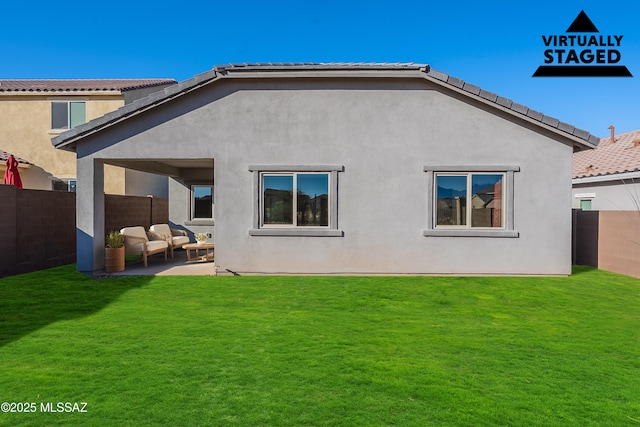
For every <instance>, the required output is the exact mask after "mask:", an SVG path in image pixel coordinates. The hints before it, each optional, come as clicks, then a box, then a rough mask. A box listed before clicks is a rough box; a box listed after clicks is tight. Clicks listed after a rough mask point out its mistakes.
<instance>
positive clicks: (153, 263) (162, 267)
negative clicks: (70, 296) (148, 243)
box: [98, 249, 231, 277]
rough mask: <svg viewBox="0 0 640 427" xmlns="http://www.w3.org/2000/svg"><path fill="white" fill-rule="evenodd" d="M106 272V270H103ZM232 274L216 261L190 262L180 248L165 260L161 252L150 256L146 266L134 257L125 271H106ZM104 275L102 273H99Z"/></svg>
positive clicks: (149, 273)
mask: <svg viewBox="0 0 640 427" xmlns="http://www.w3.org/2000/svg"><path fill="white" fill-rule="evenodd" d="M103 273H104V272H103ZM228 274H231V273H230V272H228V271H219V268H218V266H216V263H215V261H208V262H205V261H201V262H188V261H187V254H186V251H185V250H183V249H178V250H176V251H175V256H174V258H173V259H172V258H171V256H169V258H168V259H167V261H166V262H165V261H164V257H163V256H162V255H161V254H156V255H153V256H151V257H149V260H148V266H147V267H145V266H144V264H143V263H142V260H141V259H132V260H127V261H126V262H125V269H124V271H120V272H117V273H104V275H105V276H111V277H122V276H217V275H228ZM98 275H102V274H98Z"/></svg>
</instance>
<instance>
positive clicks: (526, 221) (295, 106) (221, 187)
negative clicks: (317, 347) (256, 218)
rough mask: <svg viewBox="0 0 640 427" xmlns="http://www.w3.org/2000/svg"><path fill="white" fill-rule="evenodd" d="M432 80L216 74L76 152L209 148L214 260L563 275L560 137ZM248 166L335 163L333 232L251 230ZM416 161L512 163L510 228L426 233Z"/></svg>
mask: <svg viewBox="0 0 640 427" xmlns="http://www.w3.org/2000/svg"><path fill="white" fill-rule="evenodd" d="M246 87H249V88H250V90H243V88H246ZM442 90H443V89H437V88H436V87H435V86H431V84H430V83H428V82H426V81H419V80H393V81H390V80H385V81H383V80H380V81H373V80H370V81H359V82H352V81H335V80H334V81H320V80H318V81H315V80H312V81H309V80H306V81H303V82H302V81H289V82H287V81H278V82H267V83H261V82H251V83H248V82H246V81H243V82H237V81H232V82H229V83H219V84H216V85H215V86H214V87H212V88H205V89H201V90H199V91H196V92H195V93H193V94H192V95H189V96H185V97H182V98H180V99H178V100H175V101H173V102H172V103H171V104H170V106H171V107H170V108H169V106H167V105H164V106H160V107H156V108H155V109H154V110H152V112H150V113H145V114H142V115H140V116H138V120H136V121H132V122H129V123H127V122H125V123H124V125H123V126H118V127H112V128H110V129H108V130H105V131H103V132H101V133H99V134H97V135H95V136H94V137H91V138H87V139H85V140H84V141H83V143H82V144H81V145H80V146H79V147H78V155H79V157H80V159H82V158H87V157H88V158H104V159H109V158H118V157H122V158H129V159H137V158H145V157H146V156H150V153H153V157H154V158H206V159H215V243H216V262H217V264H218V265H219V266H220V267H221V269H230V270H233V271H237V272H240V273H242V272H258V273H261V272H262V273H281V272H282V273H285V272H286V273H443V274H447V273H456V274H488V273H491V274H570V268H571V236H570V234H571V209H570V208H571V200H570V199H571V153H572V148H571V147H570V146H569V145H565V144H564V143H562V142H560V141H558V140H554V139H552V138H553V136H552V134H549V135H547V136H544V135H541V134H540V133H539V132H540V130H539V128H536V129H538V131H535V130H533V129H532V128H531V125H529V124H527V123H526V122H524V121H518V122H514V121H512V120H511V119H510V120H506V119H505V118H504V117H500V116H499V115H498V114H504V113H500V112H496V111H495V110H492V111H493V112H488V111H486V110H485V109H486V108H487V107H485V106H483V104H477V105H471V104H470V101H469V100H468V98H466V97H460V96H459V95H456V94H455V93H452V92H448V93H443V92H442ZM505 117H506V116H505ZM120 139H122V140H124V141H123V142H119V143H116V144H113V143H112V142H113V141H114V140H120ZM178 143H179V150H178V149H177V147H178V145H177V144H178ZM79 164H82V165H85V166H84V167H91V165H92V162H86V161H81V162H80V163H79ZM254 164H272V165H325V164H328V165H342V166H343V167H344V171H343V172H340V173H339V174H338V177H339V178H338V179H339V183H338V228H339V229H340V230H342V231H343V232H344V235H343V236H342V237H267V236H250V235H249V230H250V229H251V228H252V226H253V214H254V213H253V209H254V206H253V200H254V197H253V196H254V193H255V188H254V183H253V175H252V173H251V172H250V171H249V170H248V167H249V165H254ZM427 164H443V165H461V164H462V165H464V164H466V165H501V164H508V165H517V166H518V167H519V168H520V171H519V172H516V173H515V177H514V228H515V230H516V231H517V232H518V233H519V236H518V237H517V238H488V237H425V236H424V235H423V234H422V232H423V230H424V229H425V227H426V224H427V215H428V213H427V207H426V206H427V198H428V197H430V195H428V194H427V188H426V187H427V176H426V173H425V172H424V170H423V168H424V165H427ZM90 174H91V173H90V172H89V171H87V176H90ZM171 196H172V195H171V194H170V197H171ZM79 200H80V199H79ZM82 200H85V202H86V201H89V199H88V197H87V198H85V197H83V198H82ZM85 202H83V203H85ZM171 202H172V203H173V202H174V200H173V199H172V200H171ZM91 203H94V202H93V201H91ZM181 203H184V202H181ZM81 209H82V208H81ZM170 215H171V214H170ZM87 224H89V222H87ZM89 225H90V224H89Z"/></svg>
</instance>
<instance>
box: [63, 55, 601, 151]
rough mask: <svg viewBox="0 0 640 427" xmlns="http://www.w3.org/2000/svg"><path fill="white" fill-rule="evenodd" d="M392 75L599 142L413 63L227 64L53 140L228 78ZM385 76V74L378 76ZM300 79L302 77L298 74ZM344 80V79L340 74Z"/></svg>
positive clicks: (67, 142)
mask: <svg viewBox="0 0 640 427" xmlns="http://www.w3.org/2000/svg"><path fill="white" fill-rule="evenodd" d="M385 71H387V72H392V73H398V74H393V75H394V76H395V75H400V76H404V75H405V74H406V73H408V76H409V77H414V78H415V77H417V76H421V77H423V78H426V79H427V80H430V81H432V82H434V83H436V84H440V85H442V86H445V87H448V88H450V89H452V90H456V91H459V92H460V93H463V94H465V95H466V96H469V97H472V98H475V99H478V100H480V101H482V102H485V103H487V104H489V105H493V106H495V107H496V108H500V109H502V110H506V111H509V112H511V113H513V114H514V115H516V116H518V115H520V116H522V117H523V119H525V120H528V121H529V122H532V123H536V124H538V125H540V126H544V127H547V128H551V130H553V131H555V132H556V133H558V134H560V135H563V136H566V137H569V138H571V139H573V140H574V141H575V142H576V145H577V146H578V148H580V149H582V148H593V147H595V146H596V145H597V144H598V142H599V140H600V138H598V137H597V136H595V135H591V134H590V133H589V132H587V131H585V130H582V129H577V128H576V127H575V126H573V125H571V124H568V123H564V122H561V121H560V120H558V119H556V118H553V117H550V116H546V115H544V114H543V113H540V112H538V111H536V110H533V109H530V108H529V107H527V106H525V105H522V104H518V103H516V102H513V101H512V100H510V99H507V98H503V97H501V96H498V95H497V94H495V93H493V92H489V91H487V90H484V89H482V88H480V87H478V86H475V85H472V84H469V83H466V82H464V81H463V80H460V79H458V78H455V77H452V76H449V75H448V74H446V73H443V72H441V71H437V70H434V69H432V68H431V67H430V66H429V65H428V64H419V63H413V62H402V63H400V62H398V63H385V62H383V63H368V62H332V63H313V62H293V63H244V64H227V65H218V66H215V67H214V68H213V70H210V71H207V72H204V73H201V74H198V75H196V76H194V77H192V78H191V79H188V80H185V81H183V82H180V83H178V84H177V85H173V86H169V87H166V88H164V90H161V91H159V92H156V93H154V94H152V95H149V96H147V97H145V98H141V99H139V100H137V101H135V102H132V103H130V104H128V105H125V106H124V107H121V108H120V109H118V110H116V111H114V112H111V113H108V114H106V115H105V116H102V117H100V118H97V119H95V120H92V121H91V122H89V123H86V124H84V125H80V126H77V127H75V128H74V129H72V130H69V131H67V132H64V133H62V134H60V135H58V136H57V137H55V138H53V139H52V142H53V144H54V146H56V147H60V148H63V147H67V148H66V149H73V148H72V146H73V145H74V141H75V140H77V139H78V138H80V137H81V136H82V135H84V134H87V133H92V132H94V131H96V130H97V129H99V128H102V127H106V126H109V124H111V123H115V122H116V121H120V120H121V119H123V118H125V117H127V116H130V115H132V114H134V113H136V112H138V111H142V110H146V109H148V108H152V107H153V106H154V105H157V104H160V103H163V102H165V101H167V100H169V99H172V98H175V97H178V96H181V95H183V94H185V93H187V92H191V91H192V90H195V89H197V88H198V87H200V86H204V85H207V84H209V83H211V82H213V81H215V80H218V79H222V78H227V77H247V76H250V75H251V74H252V73H255V74H258V73H262V74H261V75H262V76H265V75H271V76H275V75H278V76H283V75H284V74H283V73H285V72H298V73H308V74H304V75H305V76H311V75H314V74H313V73H314V72H317V73H323V72H355V73H352V74H351V73H350V74H349V75H350V76H354V77H356V76H358V75H360V74H358V72H360V73H363V74H365V73H366V75H367V76H371V75H372V74H373V73H374V72H385ZM379 75H382V74H379ZM297 76H300V74H297ZM341 77H344V75H342V74H341Z"/></svg>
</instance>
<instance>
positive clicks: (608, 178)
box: [571, 171, 640, 184]
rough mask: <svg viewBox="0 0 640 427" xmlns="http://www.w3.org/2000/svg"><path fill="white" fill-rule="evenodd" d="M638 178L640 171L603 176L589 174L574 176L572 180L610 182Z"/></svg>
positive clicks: (587, 182)
mask: <svg viewBox="0 0 640 427" xmlns="http://www.w3.org/2000/svg"><path fill="white" fill-rule="evenodd" d="M636 178H640V171H636V172H625V173H616V174H612V175H602V176H587V177H584V178H574V179H572V180H571V184H590V183H592V182H610V181H621V180H623V179H636Z"/></svg>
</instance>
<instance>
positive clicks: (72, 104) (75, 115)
mask: <svg viewBox="0 0 640 427" xmlns="http://www.w3.org/2000/svg"><path fill="white" fill-rule="evenodd" d="M86 122H87V103H86V102H85V101H51V129H73V128H74V127H76V126H78V125H81V124H83V123H86Z"/></svg>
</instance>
